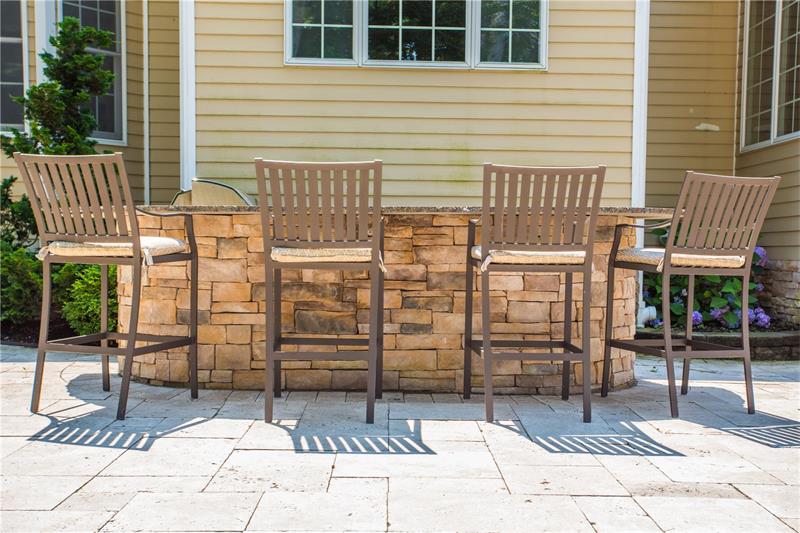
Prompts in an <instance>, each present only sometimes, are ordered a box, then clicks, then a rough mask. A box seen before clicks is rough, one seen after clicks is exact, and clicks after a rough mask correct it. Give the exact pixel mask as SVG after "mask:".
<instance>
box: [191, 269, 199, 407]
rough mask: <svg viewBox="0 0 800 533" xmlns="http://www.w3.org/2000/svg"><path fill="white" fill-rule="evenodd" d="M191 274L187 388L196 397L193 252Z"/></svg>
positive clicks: (195, 319)
mask: <svg viewBox="0 0 800 533" xmlns="http://www.w3.org/2000/svg"><path fill="white" fill-rule="evenodd" d="M190 267H191V270H192V272H191V276H192V279H191V280H190V281H189V283H190V286H189V336H190V337H192V343H191V344H190V345H189V388H190V389H191V396H192V398H193V399H197V308H198V305H199V304H198V290H197V289H198V285H199V279H198V276H199V274H198V259H197V255H196V254H195V255H194V256H193V257H192V259H191V261H190Z"/></svg>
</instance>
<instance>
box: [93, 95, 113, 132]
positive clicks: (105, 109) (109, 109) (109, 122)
mask: <svg viewBox="0 0 800 533" xmlns="http://www.w3.org/2000/svg"><path fill="white" fill-rule="evenodd" d="M115 129H116V128H115V124H114V97H113V96H111V95H106V96H100V97H98V98H97V130H98V131H102V132H106V133H110V134H113V133H114V130H115Z"/></svg>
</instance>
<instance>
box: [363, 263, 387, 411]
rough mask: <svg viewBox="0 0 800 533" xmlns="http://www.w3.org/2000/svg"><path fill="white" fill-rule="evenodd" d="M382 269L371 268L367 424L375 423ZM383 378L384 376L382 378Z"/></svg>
mask: <svg viewBox="0 0 800 533" xmlns="http://www.w3.org/2000/svg"><path fill="white" fill-rule="evenodd" d="M379 276H380V269H379V268H378V265H377V263H375V264H373V265H372V266H371V267H370V273H369V279H370V280H371V281H370V289H369V306H370V310H369V363H368V366H367V424H373V423H375V396H376V393H377V390H376V388H377V381H378V375H377V374H378V373H377V366H378V337H379V336H380V335H381V332H380V331H378V314H382V313H383V309H381V308H380V296H379V295H378V292H379V290H378V289H379V287H380V280H379V279H378V278H379ZM381 377H382V376H381Z"/></svg>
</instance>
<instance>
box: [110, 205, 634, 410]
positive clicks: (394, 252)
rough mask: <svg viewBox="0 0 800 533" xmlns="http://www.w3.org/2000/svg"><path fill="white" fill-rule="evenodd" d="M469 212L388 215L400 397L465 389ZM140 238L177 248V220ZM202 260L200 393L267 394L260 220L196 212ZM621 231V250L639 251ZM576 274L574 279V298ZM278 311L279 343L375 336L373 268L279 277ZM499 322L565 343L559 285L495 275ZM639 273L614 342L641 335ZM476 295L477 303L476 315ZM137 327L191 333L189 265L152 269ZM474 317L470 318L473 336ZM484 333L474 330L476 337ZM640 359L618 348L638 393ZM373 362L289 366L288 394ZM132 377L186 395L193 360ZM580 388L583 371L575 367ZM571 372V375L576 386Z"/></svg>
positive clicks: (360, 375)
mask: <svg viewBox="0 0 800 533" xmlns="http://www.w3.org/2000/svg"><path fill="white" fill-rule="evenodd" d="M474 216H475V215H474V214H473V215H452V214H394V215H393V214H390V215H387V216H386V241H385V249H386V252H385V260H386V263H387V267H388V272H387V274H386V295H385V311H384V313H385V321H386V326H385V353H384V361H385V363H384V369H385V372H384V375H383V380H384V387H385V388H386V389H387V390H404V391H450V392H455V391H460V390H461V388H462V383H463V355H462V354H463V351H462V346H463V329H464V269H465V256H466V252H465V244H466V239H467V221H468V220H469V219H470V218H472V217H474ZM139 220H140V225H141V228H142V233H143V234H150V235H165V236H174V237H178V238H183V236H184V231H183V222H182V218H181V217H167V218H162V219H159V218H155V217H150V216H140V219H139ZM619 220H620V219H619V218H618V217H616V216H601V217H600V219H599V227H598V230H597V241H596V255H595V257H594V273H593V275H592V278H593V286H592V298H591V305H592V316H591V336H592V339H591V349H592V382H593V384H594V385H599V379H600V375H601V369H602V344H601V343H602V340H601V332H602V331H603V328H604V324H605V322H604V320H605V294H606V293H605V291H606V272H607V259H608V256H607V254H608V253H609V251H610V248H611V239H612V236H613V225H614V224H616V223H617V222H618V221H619ZM194 227H195V231H196V234H197V242H198V246H199V254H200V298H199V302H200V307H199V308H200V326H199V369H200V370H199V381H200V383H201V386H203V387H206V388H223V389H225V388H234V389H260V388H263V383H264V371H263V369H264V364H265V363H264V361H265V345H264V338H265V326H264V324H265V316H264V309H265V302H264V266H263V263H264V254H263V241H262V233H261V223H260V218H259V215H258V214H256V213H224V214H195V215H194ZM633 239H634V236H633V234H632V233H631V234H629V235H626V237H625V245H628V244H630V242H633ZM581 277H582V276H581V275H580V274H577V275H576V281H578V282H579V283H578V284H577V287H576V289H577V291H576V294H577V295H578V298H579V297H580V296H579V295H580V290H581V283H580V282H582V280H581ZM283 280H284V287H283V295H284V301H283V303H282V306H281V314H282V319H283V334H284V335H287V336H290V335H292V334H304V335H307V334H312V333H321V334H336V335H342V336H348V335H353V334H357V333H364V332H366V330H367V322H368V311H367V306H368V302H369V291H368V286H369V280H368V279H367V272H366V271H364V272H360V271H359V272H354V271H350V272H338V271H322V270H317V271H313V270H302V271H300V270H285V271H284V272H283ZM491 286H492V293H491V314H492V322H493V325H492V330H493V332H494V333H495V338H520V336H524V337H525V338H528V339H549V338H550V337H551V335H552V336H553V337H556V338H561V336H562V334H563V323H562V322H561V321H562V317H563V301H564V275H563V274H562V275H559V274H524V275H523V274H506V273H496V274H492V281H491ZM119 291H120V321H119V322H120V328H121V330H124V329H125V328H126V327H127V323H128V318H129V316H130V302H131V298H130V291H131V286H130V269H129V268H121V269H120V274H119ZM635 295H636V276H635V273H633V272H631V271H618V275H617V279H616V281H615V303H614V305H615V309H616V311H615V315H616V316H615V332H616V336H617V337H625V338H632V336H633V335H634V333H635V302H636V298H635ZM479 302H480V299H479V298H477V293H476V300H475V303H476V311H479V307H478V305H479ZM573 305H574V312H573V316H574V317H575V319H576V322H575V323H574V324H573V338H574V339H577V340H576V341H575V343H576V344H579V341H580V339H579V335H580V327H579V326H580V324H579V322H577V320H579V319H581V318H582V309H581V308H582V305H581V304H580V303H574V304H573ZM141 306H142V307H141V311H140V315H139V316H140V331H143V332H149V333H162V334H180V335H185V334H187V331H188V326H187V324H188V320H189V310H188V307H189V291H188V281H187V269H186V267H185V266H184V264H183V263H175V264H171V265H170V264H167V265H155V266H151V267H148V268H147V269H146V279H145V281H144V285H143V298H142V303H141ZM479 320H480V315H479V314H476V315H475V324H476V328H477V327H478V324H479ZM478 331H479V329H478ZM473 358H474V359H475V362H473V369H474V371H475V375H474V376H473V385H474V386H475V387H478V388H479V387H481V386H482V384H483V376H482V368H483V365H482V364H480V363H479V362H478V360H477V356H473ZM632 367H633V354H631V353H629V352H620V351H617V350H614V353H613V367H612V376H613V384H614V386H616V387H620V386H625V385H628V384H631V383H632V382H633V380H634V375H633V368H632ZM365 368H366V365H365V363H363V362H358V361H356V362H354V361H343V362H337V361H322V362H320V361H315V362H304V361H289V362H284V364H283V372H282V377H283V382H284V386H285V387H287V388H289V389H300V390H303V389H363V388H365V387H366V370H365ZM560 371H561V364H551V363H547V362H544V363H543V362H520V361H503V362H499V363H497V364H496V366H495V370H494V373H495V387H496V390H497V391H498V392H507V393H541V394H554V393H557V392H558V391H559V390H560V386H561V377H560ZM133 373H134V375H135V376H136V377H137V378H138V379H140V380H144V381H147V382H149V383H152V384H159V385H180V386H185V385H186V383H187V381H188V363H187V359H186V350H185V349H178V350H172V351H169V352H163V353H156V354H150V355H146V356H142V357H138V358H137V359H136V362H134V364H133ZM573 374H574V375H573V380H572V384H573V387H574V390H575V392H579V390H580V389H579V386H580V384H581V383H580V379H581V378H580V376H581V365H580V364H577V365H573ZM575 376H577V377H575Z"/></svg>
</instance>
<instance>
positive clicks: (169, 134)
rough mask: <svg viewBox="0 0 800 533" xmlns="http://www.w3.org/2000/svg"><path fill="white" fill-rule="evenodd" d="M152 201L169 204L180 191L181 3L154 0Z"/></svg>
mask: <svg viewBox="0 0 800 533" xmlns="http://www.w3.org/2000/svg"><path fill="white" fill-rule="evenodd" d="M148 9H149V15H150V16H149V19H150V187H151V189H150V202H151V203H153V204H161V203H169V202H170V201H171V200H172V197H173V196H175V193H176V192H177V191H178V189H179V188H180V140H179V137H180V116H179V115H180V113H179V106H180V103H179V101H180V92H179V91H180V86H179V84H180V72H179V69H180V67H179V62H180V61H179V56H178V49H179V43H178V40H179V38H178V36H179V33H178V2H176V1H174V0H156V1H151V2H150V4H149V6H148Z"/></svg>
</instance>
